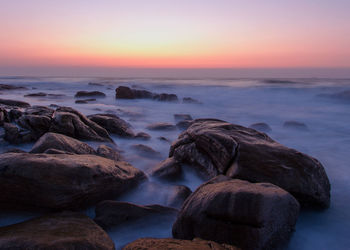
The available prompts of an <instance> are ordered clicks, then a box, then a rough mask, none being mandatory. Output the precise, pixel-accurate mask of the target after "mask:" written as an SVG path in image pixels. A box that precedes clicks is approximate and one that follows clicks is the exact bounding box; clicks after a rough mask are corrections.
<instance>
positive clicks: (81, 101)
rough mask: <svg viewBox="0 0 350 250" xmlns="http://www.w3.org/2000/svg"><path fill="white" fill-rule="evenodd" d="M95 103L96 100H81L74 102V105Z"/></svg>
mask: <svg viewBox="0 0 350 250" xmlns="http://www.w3.org/2000/svg"><path fill="white" fill-rule="evenodd" d="M94 101H96V99H83V100H76V101H75V103H76V104H87V103H89V102H94Z"/></svg>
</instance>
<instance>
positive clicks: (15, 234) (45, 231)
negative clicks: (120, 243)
mask: <svg viewBox="0 0 350 250" xmlns="http://www.w3.org/2000/svg"><path fill="white" fill-rule="evenodd" d="M0 238H1V240H0V248H1V249H51V250H59V249H60V250H61V249H62V250H70V249H95V250H114V243H113V241H112V240H111V238H109V236H108V235H107V233H106V232H105V231H103V230H102V229H101V228H100V227H99V226H98V225H96V223H95V222H94V221H93V220H91V219H90V218H89V217H87V216H86V215H84V214H80V213H72V212H64V213H55V214H49V215H46V216H41V217H38V218H34V219H31V220H28V221H25V222H22V223H18V224H14V225H10V226H6V227H0Z"/></svg>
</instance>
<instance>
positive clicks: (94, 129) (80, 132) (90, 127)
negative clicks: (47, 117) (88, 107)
mask: <svg viewBox="0 0 350 250" xmlns="http://www.w3.org/2000/svg"><path fill="white" fill-rule="evenodd" d="M50 132H55V133H60V134H64V135H68V136H70V137H73V138H76V139H83V140H92V141H109V142H112V139H111V138H110V137H109V134H108V132H107V131H106V130H105V129H104V128H102V127H101V126H100V125H98V124H97V123H95V122H93V121H91V120H90V119H88V118H87V117H86V116H85V115H83V114H81V113H80V112H78V111H76V110H74V109H72V108H69V107H59V108H57V109H56V111H55V113H54V115H53V119H52V122H51V127H50Z"/></svg>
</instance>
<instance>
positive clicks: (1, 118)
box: [0, 107, 10, 126]
mask: <svg viewBox="0 0 350 250" xmlns="http://www.w3.org/2000/svg"><path fill="white" fill-rule="evenodd" d="M5 122H10V115H9V113H8V112H7V111H6V109H4V108H1V107H0V126H3V125H4V123H5Z"/></svg>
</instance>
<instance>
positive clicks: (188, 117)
mask: <svg viewBox="0 0 350 250" xmlns="http://www.w3.org/2000/svg"><path fill="white" fill-rule="evenodd" d="M174 119H175V121H176V122H180V121H191V120H193V119H192V116H191V115H189V114H174Z"/></svg>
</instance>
